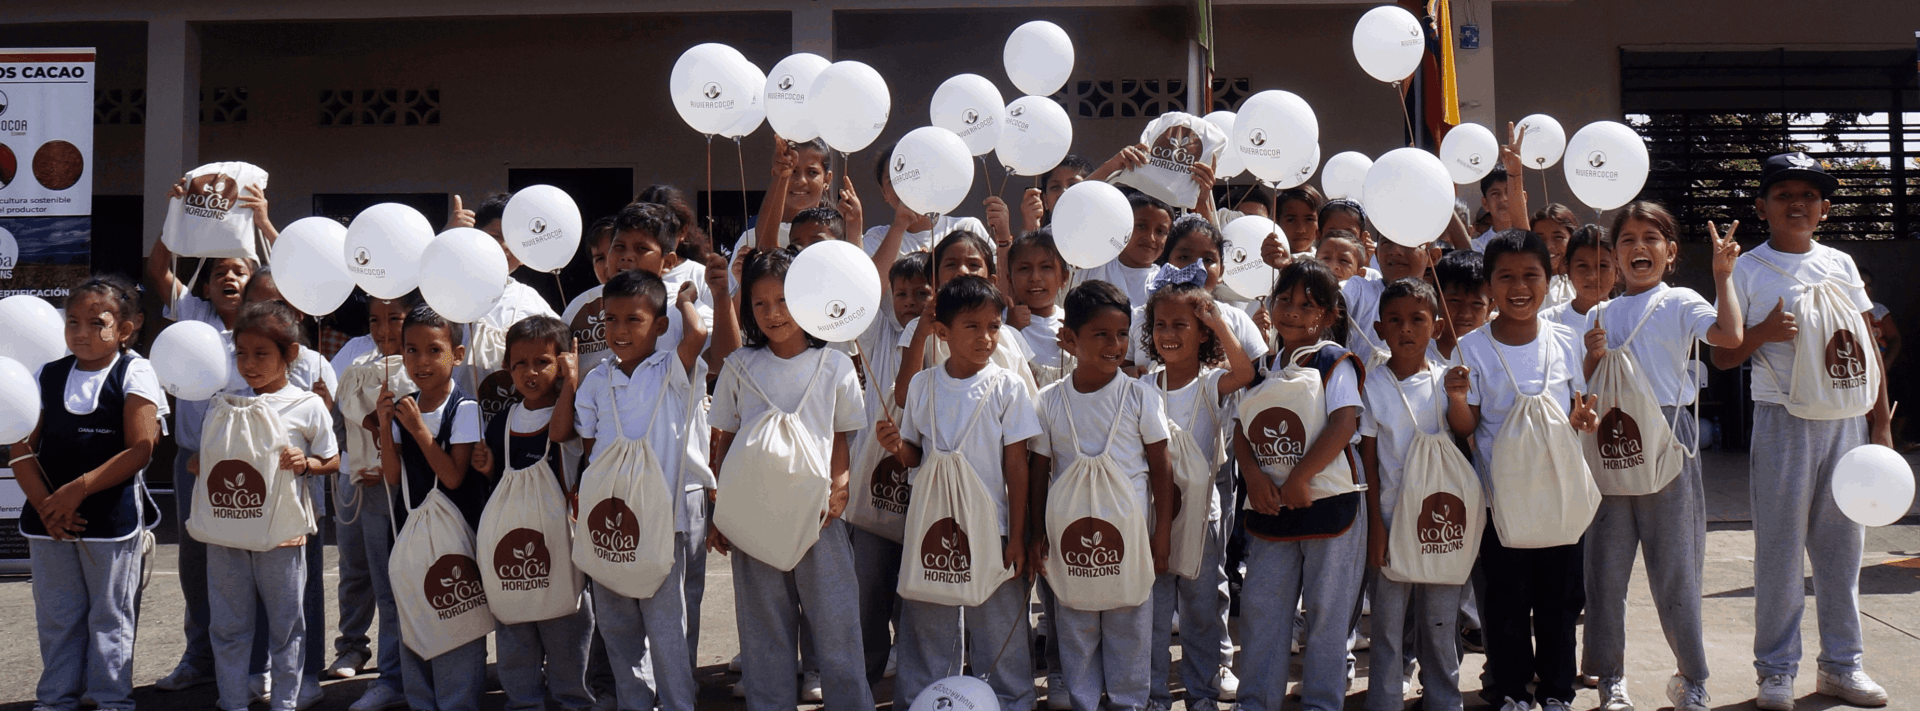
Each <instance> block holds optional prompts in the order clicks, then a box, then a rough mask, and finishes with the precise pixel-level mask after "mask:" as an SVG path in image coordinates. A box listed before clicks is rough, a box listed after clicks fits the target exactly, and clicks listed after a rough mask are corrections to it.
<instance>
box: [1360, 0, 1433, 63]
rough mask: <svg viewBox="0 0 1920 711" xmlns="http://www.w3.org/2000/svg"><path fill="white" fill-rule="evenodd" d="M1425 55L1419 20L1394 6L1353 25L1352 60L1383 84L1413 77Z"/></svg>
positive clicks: (1374, 10)
mask: <svg viewBox="0 0 1920 711" xmlns="http://www.w3.org/2000/svg"><path fill="white" fill-rule="evenodd" d="M1426 53H1427V38H1426V35H1425V33H1423V32H1421V31H1420V19H1419V18H1417V17H1414V16H1413V13H1411V12H1407V11H1406V10H1405V9H1402V8H1400V7H1398V6H1395V5H1381V6H1379V7H1376V8H1374V9H1372V10H1368V11H1367V14H1365V15H1361V16H1360V22H1359V23H1358V24H1355V25H1354V26H1353V58H1354V59H1357V60H1360V68H1361V69H1365V70H1367V75H1368V76H1371V77H1373V78H1375V79H1378V80H1380V81H1384V82H1396V81H1401V80H1403V79H1406V78H1407V77H1409V76H1413V70H1415V69H1418V68H1419V67H1420V58H1421V57H1423V56H1425V55H1426Z"/></svg>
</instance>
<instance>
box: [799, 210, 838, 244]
mask: <svg viewBox="0 0 1920 711" xmlns="http://www.w3.org/2000/svg"><path fill="white" fill-rule="evenodd" d="M789 224H790V225H792V227H791V228H790V229H789V231H788V242H787V244H788V246H792V247H799V248H802V249H805V248H807V247H811V246H813V245H815V244H817V243H820V242H825V241H827V240H830V239H831V240H842V241H844V240H846V238H847V221H846V218H844V217H841V215H840V211H839V210H835V209H833V208H831V207H826V206H824V205H823V206H820V207H809V208H807V209H805V210H801V211H800V214H798V215H794V216H793V222H791V223H789Z"/></svg>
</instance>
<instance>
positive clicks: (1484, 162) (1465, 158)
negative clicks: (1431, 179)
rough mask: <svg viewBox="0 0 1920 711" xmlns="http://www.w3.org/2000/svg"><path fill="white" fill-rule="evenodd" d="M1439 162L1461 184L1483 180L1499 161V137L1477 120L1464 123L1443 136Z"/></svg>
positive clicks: (1454, 180)
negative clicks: (1495, 136) (1494, 135)
mask: <svg viewBox="0 0 1920 711" xmlns="http://www.w3.org/2000/svg"><path fill="white" fill-rule="evenodd" d="M1440 162H1441V163H1442V164H1444V165H1446V166H1447V175H1449V176H1452V177H1453V182H1455V183H1459V184H1461V185H1466V184H1468V183H1477V182H1480V179H1481V178H1484V177H1487V174H1488V173H1491V172H1493V167H1494V166H1496V165H1499V164H1500V139H1497V138H1494V137H1493V132H1492V131H1489V130H1487V127H1485V126H1482V125H1480V124H1477V123H1463V124H1460V125H1458V126H1455V127H1453V128H1452V129H1451V130H1449V131H1447V137H1446V138H1442V139H1440Z"/></svg>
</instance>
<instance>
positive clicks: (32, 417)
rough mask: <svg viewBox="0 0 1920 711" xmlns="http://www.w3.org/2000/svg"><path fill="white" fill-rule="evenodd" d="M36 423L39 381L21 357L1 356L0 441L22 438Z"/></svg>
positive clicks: (7, 442)
mask: <svg viewBox="0 0 1920 711" xmlns="http://www.w3.org/2000/svg"><path fill="white" fill-rule="evenodd" d="M39 424H40V383H39V382H37V381H35V380H34V379H33V371H31V370H28V369H27V367H26V366H24V365H21V364H20V361H17V360H14V359H12V358H8V357H6V356H0V445H8V444H13V443H15V442H19V441H21V440H25V439H26V438H27V437H28V436H29V435H32V434H33V428H34V427H35V426H37V425H39ZM7 456H8V458H12V456H13V455H7Z"/></svg>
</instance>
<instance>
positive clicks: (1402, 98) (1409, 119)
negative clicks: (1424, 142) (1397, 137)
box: [1393, 81, 1414, 148]
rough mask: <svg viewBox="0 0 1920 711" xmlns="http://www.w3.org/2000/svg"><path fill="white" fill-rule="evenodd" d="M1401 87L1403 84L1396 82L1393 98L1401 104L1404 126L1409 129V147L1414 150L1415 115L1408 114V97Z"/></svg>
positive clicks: (1401, 116)
mask: <svg viewBox="0 0 1920 711" xmlns="http://www.w3.org/2000/svg"><path fill="white" fill-rule="evenodd" d="M1400 87H1401V82H1397V81H1396V82H1394V83H1393V96H1394V98H1395V99H1397V100H1398V101H1399V102H1400V118H1401V119H1402V120H1404V121H1405V122H1406V123H1405V124H1403V125H1404V126H1406V129H1407V147H1408V148H1412V147H1413V139H1414V135H1413V115H1412V114H1410V113H1407V96H1406V94H1404V93H1401V91H1400Z"/></svg>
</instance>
